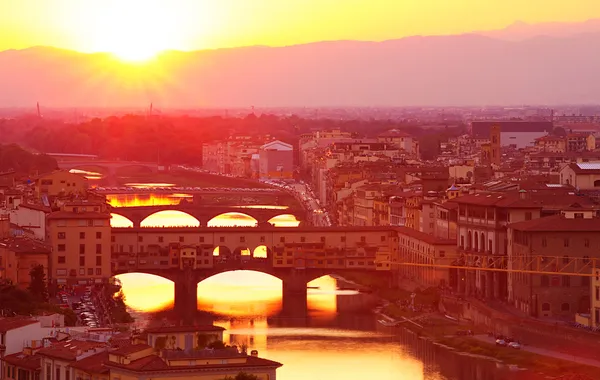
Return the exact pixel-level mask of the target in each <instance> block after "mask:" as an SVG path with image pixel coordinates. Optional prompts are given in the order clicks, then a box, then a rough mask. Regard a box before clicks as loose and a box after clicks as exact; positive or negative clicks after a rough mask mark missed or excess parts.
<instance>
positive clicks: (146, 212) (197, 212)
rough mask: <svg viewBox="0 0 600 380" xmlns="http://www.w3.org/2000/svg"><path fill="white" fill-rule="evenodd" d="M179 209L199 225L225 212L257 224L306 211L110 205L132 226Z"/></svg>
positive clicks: (300, 215) (303, 215)
mask: <svg viewBox="0 0 600 380" xmlns="http://www.w3.org/2000/svg"><path fill="white" fill-rule="evenodd" d="M169 210H173V211H181V212H184V213H186V214H188V215H190V216H192V217H194V218H196V220H198V222H199V223H200V226H203V227H206V226H207V224H208V222H209V221H210V220H212V219H213V218H215V217H217V216H219V215H222V214H227V213H232V212H235V213H240V214H245V215H248V216H250V217H252V218H254V219H256V221H257V223H258V225H265V224H266V223H267V222H268V221H269V220H271V219H273V218H274V217H276V216H279V215H288V214H289V215H294V216H295V217H296V219H297V220H299V221H303V220H305V219H307V218H306V211H305V210H304V209H302V208H287V209H272V208H244V207H235V206H210V205H196V204H190V203H184V204H178V205H160V206H139V207H112V208H111V213H113V214H117V215H121V216H123V217H125V218H127V219H129V220H130V221H131V222H132V223H133V227H140V226H141V223H142V221H143V220H144V219H146V218H147V217H149V216H150V215H152V214H156V213H157V212H160V211H169Z"/></svg>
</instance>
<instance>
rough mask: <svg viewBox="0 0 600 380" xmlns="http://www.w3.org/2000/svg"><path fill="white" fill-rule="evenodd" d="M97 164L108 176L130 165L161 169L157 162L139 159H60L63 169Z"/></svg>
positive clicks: (60, 165)
mask: <svg viewBox="0 0 600 380" xmlns="http://www.w3.org/2000/svg"><path fill="white" fill-rule="evenodd" d="M90 166H95V167H98V168H100V169H104V170H105V172H104V173H103V174H105V175H107V176H108V177H115V176H116V174H117V171H118V170H119V169H123V168H129V167H141V168H145V169H147V170H149V171H150V172H152V173H156V172H158V171H159V165H158V164H157V163H155V162H137V161H104V160H81V161H58V167H59V168H60V169H63V170H71V169H81V168H89V167H90Z"/></svg>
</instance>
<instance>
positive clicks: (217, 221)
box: [206, 212, 258, 227]
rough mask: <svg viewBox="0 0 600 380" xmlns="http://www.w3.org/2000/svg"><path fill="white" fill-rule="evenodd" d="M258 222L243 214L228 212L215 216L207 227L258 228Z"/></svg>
mask: <svg viewBox="0 0 600 380" xmlns="http://www.w3.org/2000/svg"><path fill="white" fill-rule="evenodd" d="M257 223H258V221H257V220H256V219H254V218H253V217H251V216H250V215H248V214H244V213H241V212H226V213H223V214H220V215H217V216H215V217H214V218H212V219H211V220H209V221H208V223H206V226H207V227H256V224H257Z"/></svg>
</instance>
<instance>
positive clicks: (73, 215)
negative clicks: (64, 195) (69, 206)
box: [47, 211, 110, 219]
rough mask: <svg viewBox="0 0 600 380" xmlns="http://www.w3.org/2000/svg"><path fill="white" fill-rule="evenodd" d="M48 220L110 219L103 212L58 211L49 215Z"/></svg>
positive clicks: (108, 215)
mask: <svg viewBox="0 0 600 380" xmlns="http://www.w3.org/2000/svg"><path fill="white" fill-rule="evenodd" d="M47 218H48V219H110V214H109V213H103V212H69V211H56V212H53V213H51V214H49V215H48V217H47Z"/></svg>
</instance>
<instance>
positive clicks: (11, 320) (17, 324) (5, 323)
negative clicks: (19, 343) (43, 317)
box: [0, 317, 38, 333]
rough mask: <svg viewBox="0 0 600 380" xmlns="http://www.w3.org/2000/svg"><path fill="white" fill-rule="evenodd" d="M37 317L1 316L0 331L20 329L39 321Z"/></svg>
mask: <svg viewBox="0 0 600 380" xmlns="http://www.w3.org/2000/svg"><path fill="white" fill-rule="evenodd" d="M37 322H38V321H36V320H35V319H31V318H23V317H6V318H0V333H6V332H8V331H10V330H14V329H18V328H21V327H24V326H29V325H32V324H34V323H37Z"/></svg>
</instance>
